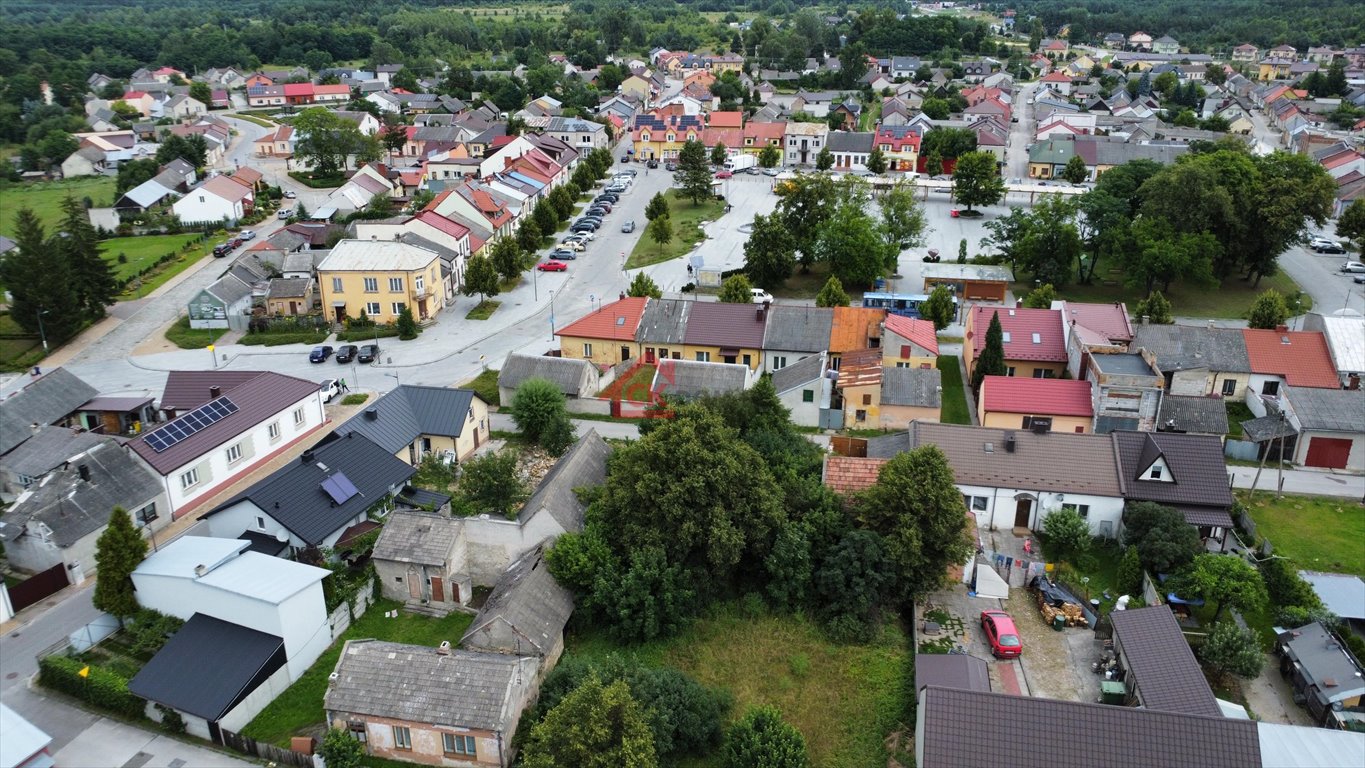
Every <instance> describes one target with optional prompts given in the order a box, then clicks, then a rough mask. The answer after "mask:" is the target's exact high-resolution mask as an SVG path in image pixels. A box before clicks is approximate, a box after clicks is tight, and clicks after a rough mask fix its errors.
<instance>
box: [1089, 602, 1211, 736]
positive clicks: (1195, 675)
mask: <svg viewBox="0 0 1365 768" xmlns="http://www.w3.org/2000/svg"><path fill="white" fill-rule="evenodd" d="M1109 618H1110V620H1111V621H1113V623H1114V644H1115V645H1116V646H1117V647H1118V648H1120V649H1121V650H1122V652H1123V655H1124V657H1126V659H1127V664H1128V674H1129V675H1132V676H1133V677H1134V678H1135V686H1136V687H1137V689H1138V690H1139V691H1141V692H1142V703H1143V706H1145V707H1147V708H1148V709H1155V710H1160V711H1162V712H1181V713H1184V714H1187V715H1208V716H1209V717H1218V716H1219V715H1220V714H1221V711H1220V710H1219V709H1218V702H1217V701H1216V700H1215V699H1214V697H1213V690H1212V689H1210V688H1209V684H1208V682H1207V681H1206V680H1204V674H1203V673H1202V672H1201V671H1200V669H1199V662H1197V661H1195V659H1194V651H1192V650H1190V644H1189V642H1188V641H1187V640H1185V636H1184V635H1183V634H1181V632H1180V625H1179V624H1178V623H1176V620H1175V614H1174V613H1171V608H1170V606H1166V605H1157V606H1152V607H1148V608H1133V609H1130V610H1127V611H1114V612H1113V613H1112V614H1110V617H1109Z"/></svg>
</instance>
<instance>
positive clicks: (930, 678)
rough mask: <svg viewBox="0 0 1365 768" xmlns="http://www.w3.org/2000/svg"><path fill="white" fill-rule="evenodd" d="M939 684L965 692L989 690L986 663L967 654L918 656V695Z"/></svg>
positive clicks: (916, 674) (989, 682)
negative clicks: (928, 687)
mask: <svg viewBox="0 0 1365 768" xmlns="http://www.w3.org/2000/svg"><path fill="white" fill-rule="evenodd" d="M930 685H936V686H939V687H940V688H955V689H958V690H963V691H989V690H990V689H991V678H990V675H989V673H988V672H987V667H986V660H985V659H979V658H977V657H975V656H971V655H968V654H964V653H917V654H915V692H916V693H919V692H920V691H922V690H924V689H925V687H927V686H930Z"/></svg>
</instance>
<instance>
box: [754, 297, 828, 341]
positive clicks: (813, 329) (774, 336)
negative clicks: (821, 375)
mask: <svg viewBox="0 0 1365 768" xmlns="http://www.w3.org/2000/svg"><path fill="white" fill-rule="evenodd" d="M833 328H834V309H833V308H832V307H805V306H791V305H787V304H775V305H773V306H771V307H769V308H768V328H767V330H766V331H765V332H764V334H763V349H764V350H766V351H770V352H779V351H789V352H824V351H825V350H827V349H829V334H830V331H831V330H832V329H833Z"/></svg>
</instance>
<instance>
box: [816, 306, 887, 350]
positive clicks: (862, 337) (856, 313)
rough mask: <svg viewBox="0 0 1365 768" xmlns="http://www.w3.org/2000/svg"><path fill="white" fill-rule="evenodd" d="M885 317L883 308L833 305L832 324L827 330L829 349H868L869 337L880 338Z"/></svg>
mask: <svg viewBox="0 0 1365 768" xmlns="http://www.w3.org/2000/svg"><path fill="white" fill-rule="evenodd" d="M885 319H886V310H884V309H868V308H864V307H835V308H834V325H833V327H831V328H830V332H829V351H830V352H850V351H853V350H858V349H869V348H870V346H871V345H870V344H869V339H880V338H881V335H882V334H881V323H882V321H883V320H885Z"/></svg>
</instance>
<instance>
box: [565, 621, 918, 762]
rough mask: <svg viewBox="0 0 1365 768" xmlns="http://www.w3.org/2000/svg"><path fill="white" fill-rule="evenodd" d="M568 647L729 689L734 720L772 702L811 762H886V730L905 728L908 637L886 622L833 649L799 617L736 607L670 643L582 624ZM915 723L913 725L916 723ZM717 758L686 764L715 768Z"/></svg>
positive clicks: (577, 652) (571, 650)
mask: <svg viewBox="0 0 1365 768" xmlns="http://www.w3.org/2000/svg"><path fill="white" fill-rule="evenodd" d="M566 647H567V649H568V650H567V653H569V654H573V655H579V656H589V657H600V656H604V655H606V654H608V653H613V652H616V653H622V652H624V653H633V654H635V655H637V656H638V657H639V658H640V660H641V661H643V662H644V663H646V664H650V665H653V666H670V667H675V668H677V669H680V670H682V671H683V672H686V673H687V674H689V675H691V676H693V677H695V678H696V679H697V680H699V681H700V682H702V683H703V684H705V685H709V686H715V687H720V688H725V689H727V690H728V691H730V693H731V694H733V696H734V698H735V707H734V709H733V710H731V712H730V715H731V717H732V718H738V717H740V716H742V715H743V713H744V711H745V710H747V709H748V708H749V707H751V706H754V705H757V704H775V705H777V706H778V707H779V708H781V710H782V715H783V717H784V718H785V719H786V720H787V721H789V722H790V723H792V724H793V725H795V726H796V727H797V728H798V729H800V731H801V733H802V734H803V735H804V736H805V737H806V743H807V744H808V745H809V746H810V754H811V765H814V766H828V767H829V768H843V767H844V766H849V767H850V768H852V766H858V767H859V768H862V767H863V766H873V765H886V764H887V748H886V745H885V742H886V738H887V735H888V734H890V733H891V732H892V731H895V730H898V729H899V728H901V727H902V725H903V721H904V719H905V716H906V712H907V706H908V702H907V701H906V700H905V698H904V696H903V695H902V685H903V680H904V677H905V673H906V669H905V665H906V664H907V663H909V659H908V658H907V653H906V638H905V635H904V634H903V632H902V631H901V629H900V628H899V627H898V626H897V625H894V624H888V625H887V626H886V628H885V630H884V631H883V632H882V635H881V637H880V638H878V640H877V641H876V642H874V643H872V644H869V645H836V644H834V643H831V642H830V641H829V640H828V639H826V637H825V635H824V633H823V632H822V631H821V629H820V628H819V627H818V626H816V625H814V624H812V623H811V622H809V621H807V620H806V619H803V618H801V617H797V616H788V615H770V614H763V615H759V616H757V617H752V618H751V617H749V616H746V615H744V614H743V613H741V611H740V610H739V609H738V608H737V607H735V606H721V607H719V608H717V609H716V611H715V613H714V614H713V615H712V616H710V617H708V618H705V619H702V620H700V621H698V622H696V623H695V624H694V625H693V626H692V627H690V628H689V629H687V630H686V631H684V632H683V633H681V634H680V635H678V636H677V637H673V638H670V639H667V640H660V641H655V642H651V643H645V644H643V645H640V646H632V647H630V648H623V647H622V646H620V645H617V644H616V643H614V642H613V641H611V640H610V639H609V638H608V637H607V636H606V635H605V634H602V633H599V632H597V631H594V630H581V631H579V632H577V633H575V634H573V635H571V636H570V637H569V639H568V641H567V643H566ZM910 727H911V728H913V723H912V724H910ZM719 764H720V760H719V755H716V754H712V755H711V756H710V757H709V759H704V760H701V759H699V760H696V761H694V762H693V761H689V762H688V765H698V766H712V765H719Z"/></svg>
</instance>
